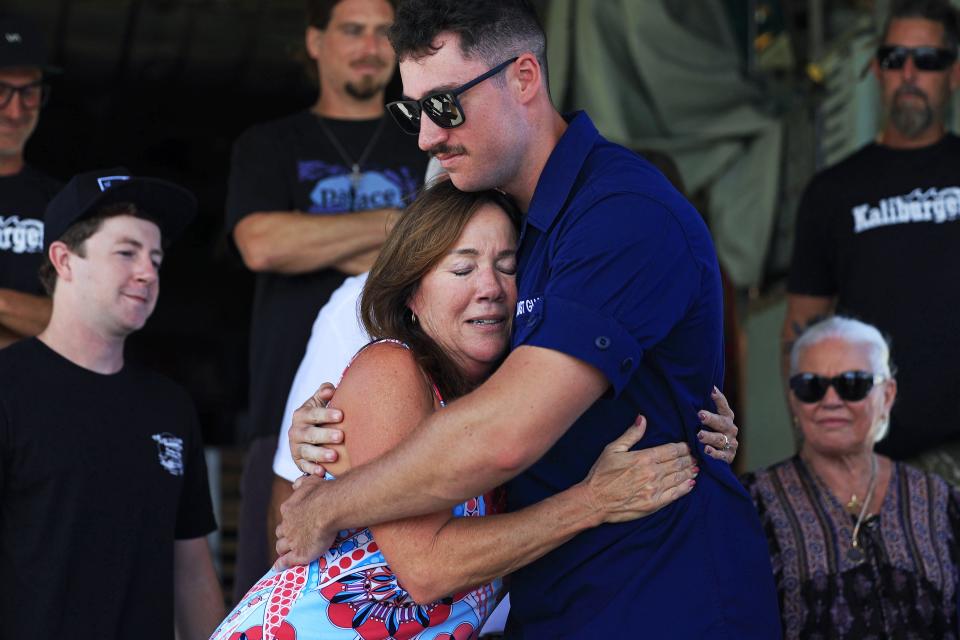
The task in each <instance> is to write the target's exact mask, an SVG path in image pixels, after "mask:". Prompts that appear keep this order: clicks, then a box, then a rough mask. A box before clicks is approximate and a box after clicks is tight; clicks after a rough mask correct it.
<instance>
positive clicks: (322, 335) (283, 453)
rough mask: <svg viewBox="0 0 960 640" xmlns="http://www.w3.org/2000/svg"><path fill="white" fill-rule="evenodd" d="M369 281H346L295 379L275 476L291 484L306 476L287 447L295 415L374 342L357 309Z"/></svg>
mask: <svg viewBox="0 0 960 640" xmlns="http://www.w3.org/2000/svg"><path fill="white" fill-rule="evenodd" d="M366 281H367V274H366V273H361V274H360V275H358V276H351V277H349V278H347V279H346V280H344V281H343V284H341V285H340V288H339V289H337V290H336V291H334V292H333V295H331V296H330V300H328V301H327V304H325V305H323V307H322V308H321V309H320V313H318V314H317V319H316V320H314V321H313V329H311V331H310V341H309V342H308V343H307V350H306V351H305V352H304V354H303V360H301V361H300V367H299V368H298V369H297V375H296V376H294V378H293V384H292V385H291V386H290V393H289V394H287V405H286V407H284V409H283V422H282V423H281V424H280V435H279V438H278V440H277V451H276V453H275V454H274V456H273V472H274V473H275V474H277V475H278V476H280V477H281V478H285V479H286V480H288V481H290V482H293V481H294V480H296V479H297V478H298V477H299V476H300V475H302V473H301V471H300V469H298V468H297V465H295V464H294V463H293V458H291V457H290V446H289V444H288V443H287V434H288V433H289V431H290V425H291V424H292V423H293V412H294V411H296V410H297V409H299V408H300V405H302V404H303V403H304V402H306V401H307V399H308V398H309V397H310V396H312V395H313V394H314V392H316V390H317V389H319V388H320V385H321V384H323V383H324V382H333V383H337V382H338V381H339V380H340V376H341V375H343V370H344V369H346V368H347V365H348V364H349V363H350V359H351V358H352V357H353V356H354V354H355V353H356V352H357V351H359V350H360V348H361V347H362V346H363V345H365V344H367V343H368V342H369V341H370V338H369V337H368V336H367V332H366V331H364V330H363V327H362V326H361V324H360V318H359V316H358V308H357V305H358V303H359V302H360V293H361V292H362V291H363V283H364V282H366Z"/></svg>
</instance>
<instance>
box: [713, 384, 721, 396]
mask: <svg viewBox="0 0 960 640" xmlns="http://www.w3.org/2000/svg"><path fill="white" fill-rule="evenodd" d="M718 393H720V389H717V385H713V395H717V394H718Z"/></svg>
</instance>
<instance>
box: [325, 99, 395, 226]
mask: <svg viewBox="0 0 960 640" xmlns="http://www.w3.org/2000/svg"><path fill="white" fill-rule="evenodd" d="M386 122H387V114H383V116H381V117H380V124H378V125H377V128H376V130H375V131H374V132H373V135H372V136H370V140H368V141H367V144H366V146H365V147H364V148H363V151H362V152H361V153H360V157H359V158H357V159H356V160H354V159H353V157H352V156H351V155H350V154H349V153H347V150H346V149H345V148H344V147H343V145H342V144H340V140H339V139H337V136H335V135H333V131H331V130H330V128H329V127H328V126H327V123H326V122H324V121H323V116H320V115H318V116H317V123H318V124H319V125H320V130H321V131H323V135H325V136H326V137H327V140H329V141H330V144H331V145H333V148H334V149H335V150H336V152H337V153H338V154H339V155H340V159H341V160H343V163H344V164H345V165H346V166H348V167H350V211H354V210H355V207H354V205H355V204H356V200H357V190H358V189H359V188H360V181H361V180H362V179H363V171H362V170H361V167H362V166H363V164H364V163H365V162H366V161H367V156H369V155H370V152H371V151H373V147H374V146H376V144H377V140H379V139H380V134H381V133H383V127H384V125H385V124H386Z"/></svg>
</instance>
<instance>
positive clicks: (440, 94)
mask: <svg viewBox="0 0 960 640" xmlns="http://www.w3.org/2000/svg"><path fill="white" fill-rule="evenodd" d="M516 61H517V58H510V59H509V60H507V61H505V62H502V63H500V64H498V65H497V66H495V67H494V68H492V69H490V70H489V71H487V72H486V73H483V74H481V75H479V76H477V77H476V78H474V79H473V80H471V81H470V82H468V83H466V84H462V85H460V86H459V87H457V88H456V89H450V90H449V91H437V92H436V93H431V94H428V95H426V96H424V97H423V98H421V99H419V100H397V101H396V102H391V103H389V104H388V105H387V110H388V111H389V112H390V115H392V116H393V119H394V120H396V121H397V124H398V125H400V128H401V129H403V131H404V132H405V133H409V134H410V135H417V134H419V133H420V117H421V114H423V113H426V114H427V117H428V118H430V119H431V120H432V121H433V122H434V123H436V125H437V126H438V127H442V128H444V129H453V128H455V127H459V126H460V125H462V124H463V123H464V122H466V121H467V116H466V114H465V113H464V112H463V107H462V106H460V100H459V99H458V97H459V96H461V95H463V93H464V92H465V91H467V90H469V89H472V88H473V87H475V86H477V85H478V84H480V83H481V82H483V81H484V80H486V79H488V78H492V77H493V76H495V75H497V74H498V73H500V72H501V71H503V70H504V69H506V68H507V67H508V66H510V65H511V64H513V63H514V62H516Z"/></svg>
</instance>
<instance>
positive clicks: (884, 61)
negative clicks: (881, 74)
mask: <svg viewBox="0 0 960 640" xmlns="http://www.w3.org/2000/svg"><path fill="white" fill-rule="evenodd" d="M907 58H913V64H914V66H916V67H917V69H919V70H920V71H944V70H945V69H947V68H949V67H950V65H952V64H953V63H954V62H955V61H956V60H957V52H956V51H955V50H950V49H941V48H938V47H901V46H899V45H884V46H882V47H879V48H878V49H877V63H879V65H880V68H881V69H884V70H891V71H896V70H899V69H903V65H905V64H906V63H907Z"/></svg>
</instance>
